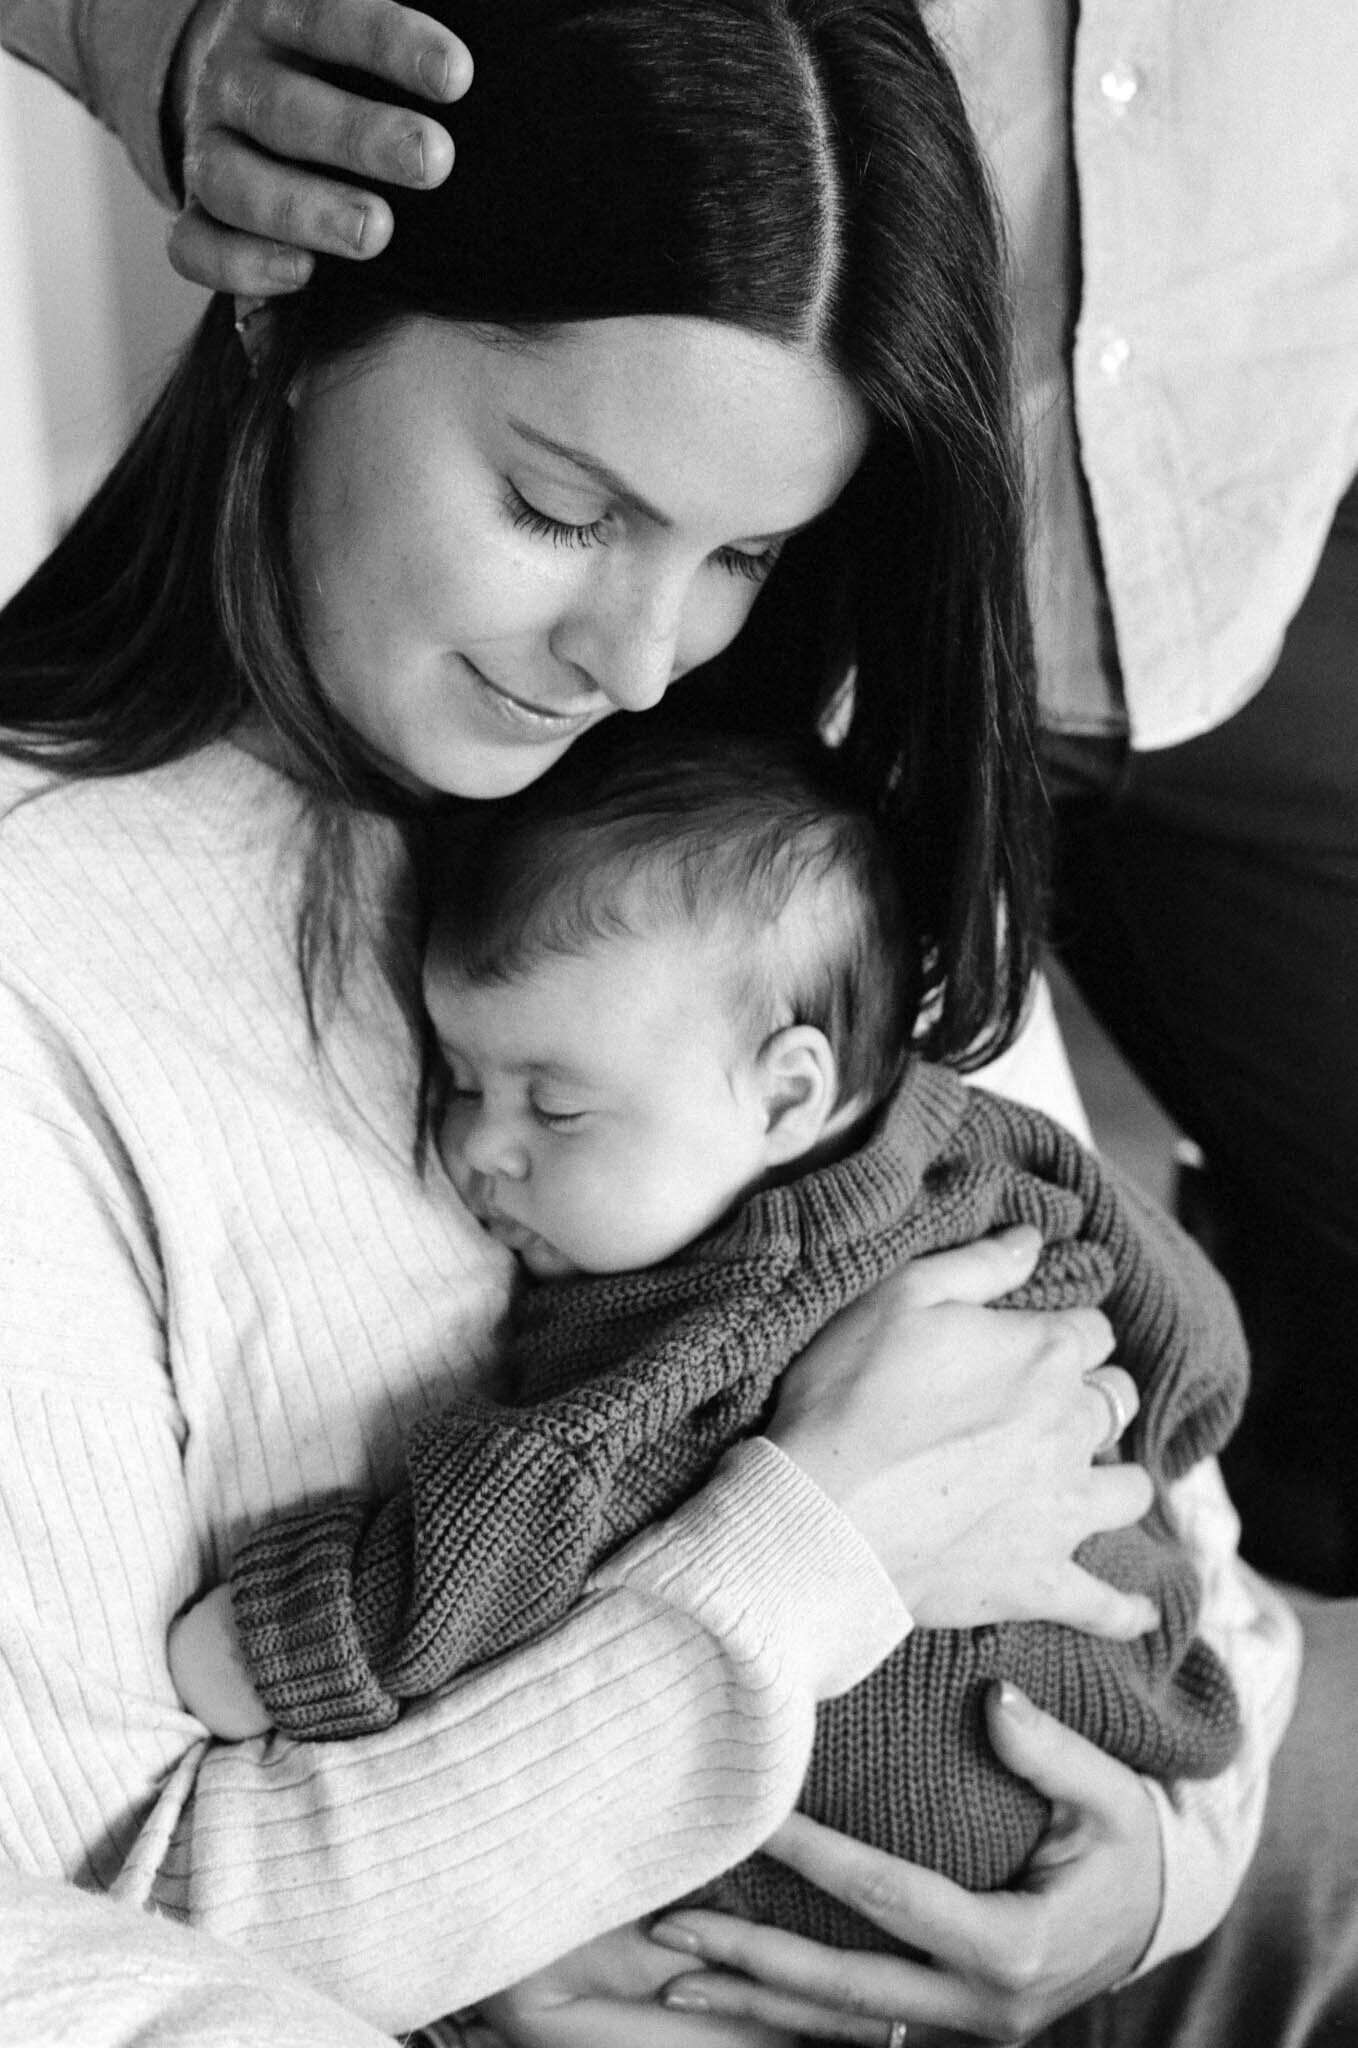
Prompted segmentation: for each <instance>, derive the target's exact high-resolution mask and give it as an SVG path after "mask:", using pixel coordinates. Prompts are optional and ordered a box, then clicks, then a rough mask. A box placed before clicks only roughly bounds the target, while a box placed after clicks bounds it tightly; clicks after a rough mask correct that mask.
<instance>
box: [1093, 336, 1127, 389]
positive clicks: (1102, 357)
mask: <svg viewBox="0 0 1358 2048" xmlns="http://www.w3.org/2000/svg"><path fill="white" fill-rule="evenodd" d="M1131 360H1132V344H1131V343H1130V341H1128V339H1127V337H1126V335H1125V334H1110V335H1109V336H1108V337H1107V339H1106V340H1105V341H1104V342H1102V343H1101V345H1100V347H1099V368H1100V369H1101V370H1102V372H1103V374H1104V376H1105V377H1106V378H1107V379H1108V381H1109V383H1110V384H1112V383H1116V381H1117V379H1118V378H1119V377H1120V376H1121V375H1122V373H1123V371H1124V370H1125V369H1126V367H1127V365H1128V363H1130V361H1131Z"/></svg>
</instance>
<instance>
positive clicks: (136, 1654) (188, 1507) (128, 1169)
mask: <svg viewBox="0 0 1358 2048" xmlns="http://www.w3.org/2000/svg"><path fill="white" fill-rule="evenodd" d="M46 782H47V778H44V777H43V776H41V775H38V774H35V773H33V772H31V771H26V770H23V769H20V768H18V767H15V766H14V765H12V764H7V763H5V762H3V761H0V1861H3V1862H5V1863H7V1864H9V1865H10V1866H11V1867H13V1868H14V1869H16V1870H19V1871H31V1872H46V1873H48V1874H51V1875H55V1876H66V1877H69V1878H73V1879H75V1880H76V1881H78V1882H79V1883H81V1884H84V1885H87V1886H90V1887H91V1888H95V1889H108V1890H113V1891H117V1892H118V1893H120V1894H121V1895H122V1896H124V1897H126V1898H128V1899H130V1900H133V1901H137V1902H141V1903H143V1904H145V1905H147V1906H153V1907H156V1908H159V1909H161V1910H163V1911H165V1912H168V1913H170V1914H171V1915H174V1916H177V1917H180V1918H187V1919H190V1920H192V1921H194V1922H195V1923H197V1924H198V1925H200V1926H203V1927H205V1928H207V1929H208V1930H210V1931H211V1932H213V1933H215V1934H217V1935H218V1936H219V1937H221V1938H222V1939H224V1940H226V1941H227V1942H234V1943H239V1944H245V1945H248V1946H249V1947H250V1948H251V1950H252V1951H255V1952H257V1953H260V1954H268V1955H270V1956H271V1957H272V1958H273V1959H274V1960H275V1961H277V1962H281V1963H283V1964H285V1965H286V1966H288V1967H289V1968H291V1969H292V1970H294V1971H296V1972H297V1973H299V1974H300V1975H302V1976H304V1977H308V1978H310V1979H311V1980H312V1981H313V1982H314V1983H316V1984H318V1985H320V1986H321V1987H323V1988H324V1989H326V1990H328V1991H329V1993H330V1994H331V1996H332V1997H335V1998H337V1999H339V2000H341V2001H343V2002H344V2003H346V2004H348V2005H350V2006H352V2007H354V2008H356V2009H357V2010H359V2011H360V2012H362V2013H364V2014H365V2015H366V2016H367V2017H368V2018H369V2019H371V2020H372V2021H374V2022H375V2023H376V2024H378V2025H380V2026H382V2027H385V2028H386V2029H388V2030H390V2031H394V2030H397V2029H399V2028H404V2027H408V2026H412V2025H415V2024H417V2023H419V2022H422V2021H426V2020H429V2019H432V2018H433V2017H435V2016H436V2015H437V2014H439V2013H441V2012H444V2011H447V2010H448V2009H450V2008H451V2007H453V2006H456V2005H460V2004H463V2003H466V2002H468V2001H470V2000H472V1999H474V1998H476V1997H478V1996H479V1995H480V1994H482V1993H483V1992H485V1991H487V1990H490V1989H493V1988H498V1987H499V1986H500V1985H502V1984H503V1983H505V1982H506V1981H508V1980H510V1979H513V1978H515V1977H517V1976H520V1975H522V1974H523V1973H524V1972H526V1971H527V1970H530V1969H533V1968H536V1967H537V1966H538V1965H539V1964H541V1963H543V1962H545V1961H546V1960H548V1959H549V1958H550V1957H551V1956H553V1955H555V1954H557V1953H558V1952H559V1951H560V1950H561V1949H562V1948H563V1947H567V1946H570V1945H571V1944H572V1943H575V1942H579V1941H581V1940H583V1939H586V1938H587V1937H588V1936H590V1935H592V1934H594V1933H597V1932H599V1931H601V1930H602V1929H604V1928H606V1927H609V1926H613V1925H616V1924H617V1923H619V1922H621V1921H624V1920H626V1919H629V1918H631V1917H632V1916H633V1915H635V1914H637V1913H639V1912H643V1911H646V1910H647V1909H648V1908H653V1907H656V1906H659V1905H661V1904H662V1903H664V1902H666V1901H667V1900H669V1899H672V1898H673V1897H675V1896H676V1894H677V1893H679V1892H682V1891H684V1890H686V1889H687V1888H689V1887H690V1886H692V1885H693V1884H695V1883H698V1882H700V1881H702V1880H703V1879H705V1878H707V1877H710V1876H712V1875H713V1874H714V1873H715V1872H716V1871H718V1870H719V1869H720V1868H722V1866H723V1865H724V1864H725V1863H728V1862H730V1861H732V1860H733V1859H734V1858H737V1857H739V1856H742V1855H744V1854H746V1853H747V1852H748V1851H749V1850H750V1849H752V1848H753V1847H754V1846H755V1844H756V1843H758V1842H759V1841H761V1840H763V1839H764V1837H765V1836H766V1835H767V1834H768V1832H769V1831H770V1830H771V1829H772V1828H773V1827H774V1826H775V1825H776V1824H777V1822H778V1821H779V1820H780V1819H781V1818H782V1816H783V1815H784V1813H786V1811H787V1810H788V1808H789V1807H790V1806H791V1804H792V1801H793V1799H794V1797H795V1795H796V1790H797V1786H798V1784H799V1783H800V1780H801V1777H802V1774H803V1772H804V1770H805V1767H806V1760H807V1756H808V1754H809V1751H810V1746H811V1739H812V1733H813V1727H814V1713H815V1705H816V1702H817V1700H818V1699H820V1698H822V1697H824V1696H825V1695H826V1694H828V1693H830V1692H833V1691H835V1690H837V1689H841V1688H843V1687H844V1686H846V1685H848V1684H851V1683H852V1682H853V1681H854V1680H855V1679H857V1678H858V1677H861V1676H862V1674H863V1673H864V1672H865V1671H867V1670H868V1669H869V1668H870V1667H871V1665H872V1664H873V1663H874V1662H875V1661H877V1660H878V1659H879V1658H881V1657H882V1656H884V1655H885V1654H886V1652H887V1651H888V1650H889V1649H890V1648H891V1646H892V1644H893V1643H894V1642H895V1641H896V1640H897V1639H898V1638H899V1636H900V1634H901V1632H902V1630H903V1628H904V1626H905V1617H904V1615H903V1613H902V1611H901V1609H900V1606H899V1603H898V1602H897V1601H896V1599H895V1596H894V1594H893V1593H892V1591H891V1589H890V1587H889V1586H888V1585H887V1582H886V1580H885V1578H884V1577H883V1575H882V1573H881V1571H880V1568H879V1567H878V1566H877V1564H876V1562H875V1560H874V1559H873V1558H872V1557H871V1556H870V1554H869V1553H868V1552H867V1551H866V1549H865V1548H864V1546H863V1545H862V1543H861V1541H860V1540H859V1539H858V1538H857V1537H856V1536H855V1535H854V1533H853V1532H852V1531H851V1530H850V1529H849V1528H848V1525H847V1524H846V1523H845V1522H844V1521H843V1520H842V1518H841V1517H840V1516H839V1515H838V1514H837V1513H836V1512H835V1511H834V1510H833V1509H832V1508H831V1507H830V1505H829V1503H828V1502H827V1501H826V1500H825V1499H824V1497H823V1495H821V1494H820V1492H819V1491H818V1489H817V1488H815V1487H814V1486H812V1485H811V1484H810V1483H809V1482H807V1481H806V1480H805V1479H804V1478H803V1477H802V1475H801V1474H800V1473H799V1472H798V1471H797V1469H796V1467H794V1466H793V1465H791V1464H790V1463H789V1462H788V1461H787V1460H785V1459H783V1458H782V1457H781V1456H780V1455H779V1454H778V1453H777V1452H775V1451H774V1450H773V1449H772V1447H771V1446H769V1445H767V1444H760V1445H747V1446H743V1447H742V1448H741V1449H740V1450H739V1451H738V1452H737V1453H735V1454H734V1455H733V1457H732V1458H731V1459H729V1460H727V1461H724V1463H723V1465H722V1467H721V1470H720V1472H719V1474H718V1477H717V1480H716V1481H715V1483H714V1484H713V1486H711V1487H709V1488H707V1489H706V1490H705V1491H704V1493H703V1495H702V1496H701V1497H700V1498H699V1499H697V1500H696V1501H695V1503H694V1506H693V1508H692V1510H687V1509H686V1510H685V1511H683V1512H682V1513H681V1514H680V1515H678V1516H676V1517H674V1518H673V1519H672V1520H671V1521H669V1522H668V1523H666V1524H665V1525H664V1526H663V1527H661V1528H659V1529H657V1530H655V1531H653V1532H650V1533H648V1534H647V1535H646V1536H645V1537H643V1538H642V1539H641V1540H640V1541H639V1542H637V1543H636V1544H633V1545H632V1546H630V1547H629V1548H628V1549H627V1550H626V1551H624V1552H623V1553H621V1554H620V1555H619V1556H618V1557H616V1558H615V1559H613V1560H612V1561H611V1563H610V1564H609V1566H608V1567H607V1569H606V1570H605V1571H604V1572H602V1573H601V1574H600V1575H599V1576H598V1577H597V1578H596V1580H595V1581H594V1582H593V1584H592V1586H591V1588H590V1589H589V1592H588V1594H587V1597H586V1599H585V1601H584V1603H583V1604H582V1605H580V1606H578V1607H576V1608H575V1609H574V1611H573V1612H572V1613H571V1614H570V1615H569V1616H568V1617H566V1618H565V1619H564V1620H563V1621H562V1623H561V1624H560V1625H559V1627H558V1628H557V1629H556V1630H554V1631H553V1633H552V1636H551V1639H550V1641H549V1642H546V1643H538V1644H534V1645H532V1646H530V1647H528V1648H526V1649H524V1650H523V1651H521V1652H518V1653H516V1654H514V1655H511V1656H509V1657H507V1658H505V1659H502V1660H501V1661H500V1662H499V1663H497V1664H496V1665H494V1666H493V1667H489V1668H486V1669H484V1670H482V1671H480V1672H478V1673H476V1674H474V1675H473V1676H472V1677H470V1678H469V1679H467V1680H466V1681H465V1682H463V1683H462V1684H460V1685H458V1686H455V1687H454V1688H453V1689H452V1690H451V1691H450V1692H449V1693H448V1695H447V1696H446V1697H445V1698H444V1699H442V1700H440V1701H437V1702H430V1703H428V1704H426V1705H422V1706H419V1707H416V1708H414V1709H412V1711H411V1713H410V1714H409V1715H408V1716H406V1717H405V1718H404V1719H403V1720H402V1722H401V1724H400V1726H399V1727H397V1728H394V1729H392V1730H390V1731H388V1732H387V1733H386V1734H383V1735H376V1736H372V1737H370V1738H368V1739H367V1740H366V1741H363V1742H356V1743H346V1744H332V1745H309V1746H306V1747H298V1746H295V1745H293V1744H291V1743H289V1742H287V1741H285V1740H283V1739H281V1738H275V1739H273V1740H271V1741H268V1742H263V1741H261V1742H251V1743H243V1744H236V1745H232V1744H229V1743H217V1742H210V1741H209V1740H208V1739H207V1737H206V1734H205V1731H204V1729H203V1728H202V1726H201V1724H200V1723H198V1722H197V1721H195V1720H194V1719H193V1718H192V1716H190V1715H188V1714H186V1713H185V1712H184V1711H183V1709H182V1707H181V1706H180V1704H179V1702H178V1700H177V1699H176V1697H175V1693H174V1688H173V1686H172V1684H171V1681H170V1677H169V1673H168V1670H167V1667H166V1651H165V1643H166V1633H167V1630H168V1627H169V1624H170V1621H171V1618H172V1617H173V1616H174V1614H175V1613H176V1611H177V1610H178V1609H179V1608H180V1607H181V1606H182V1605H183V1604H184V1603H185V1602H186V1601H187V1600H189V1599H190V1598H191V1597H192V1596H193V1595H194V1594H195V1593H196V1592H197V1591H199V1590H201V1589H202V1587H203V1586H204V1585H205V1584H207V1583H209V1582H211V1581H213V1580H215V1579H218V1578H220V1577H221V1576H222V1575H223V1573H224V1572H226V1571H227V1570H228V1569H229V1566H230V1561H231V1554H232V1549H233V1546H234V1544H235V1542H236V1541H237V1539H238V1538H239V1536H240V1534H241V1533H242V1531H244V1530H245V1529H247V1528H251V1527H254V1526H257V1525H258V1524H259V1523H261V1522H265V1521H268V1520H269V1519H271V1518H274V1517H277V1516H278V1515H280V1514H282V1513H284V1512H286V1511H287V1510H288V1509H290V1508H295V1507H298V1506H300V1505H304V1504H305V1503H307V1502H309V1501H318V1500H322V1499H325V1498H327V1497H328V1496H330V1495H332V1494H333V1493H335V1492H336V1491H337V1490H355V1489H358V1490H363V1491H372V1490H375V1489H380V1488H382V1487H384V1486H391V1485H393V1484H395V1482H396V1479H397V1477H398V1475H399V1471H400V1450H401V1440H402V1437H403V1435H404V1434H406V1433H407V1432H408V1431H409V1430H410V1429H411V1428H412V1427H413V1426H414V1425H415V1424H416V1423H417V1421H418V1419H419V1418H420V1417H421V1416H425V1415H428V1414H429V1413H430V1412H431V1411H432V1410H433V1409H434V1408H435V1407H436V1406H437V1404H438V1403H439V1402H440V1401H442V1400H444V1399H446V1398H447V1396H448V1393H449V1391H450V1389H452V1390H455V1391H461V1392H469V1391H471V1390H473V1389H476V1388H480V1387H485V1386H487V1385H488V1384H490V1379H491V1367H492V1362H493V1359H494V1353H495V1337H496V1332H497V1325H498V1321H499V1318H500V1316H501V1313H502V1310H503V1306H504V1302H505V1299H506V1295H507V1286H508V1280H509V1275H510V1268H511V1261H510V1260H509V1258H508V1255H507V1254H505V1253H503V1252H502V1251H500V1250H498V1249H497V1248H495V1247H494V1246H492V1245H491V1244H490V1243H489V1242H488V1240H487V1239H486V1238H485V1236H484V1235H483V1234H482V1233H481V1232H480V1231H479V1230H478V1229H476V1228H475V1226H474V1225H473V1224H472V1223H471V1222H470V1220H469V1219H468V1218H467V1217H466V1215H465V1213H464V1212H463V1211H462V1209H461V1207H460V1205H459V1204H458V1202H457V1200H456V1198H455V1197H454V1195H453V1194H452V1191H451V1189H450V1188H448V1187H447V1185H446V1184H445V1183H444V1182H442V1180H440V1179H431V1180H430V1181H428V1182H421V1181H420V1180H418V1179H417V1177H416V1176H415V1174H414V1173H413V1171H412V1170H411V1165H410V1139H411V1131H412V1108H413V1103H414V1099H415V1078H416V1077H415V1060H414V1055H413V1048H412V1044H411V1040H410V1035H409V1032H408V1030H407V1029H406V1026H405V1025H404V1023H403V1021H402V1019H401V1017H400V1015H399V1013H398V1010H397V1006H396V1004H395V1002H394V1000H393V998H392V997H391V994H390V992H389V990H388V989H387V986H386V984H385V982H384V980H383V977H382V976H381V974H380V973H379V972H378V969H377V962H376V955H375V946H376V944H377V943H378V942H380V941H381V940H382V939H383V938H384V937H385V936H387V935H388V934H389V932H390V930H391V928H392V926H393V920H396V919H399V914H400V907H401V906H400V897H401V884H402V879H403V875H404V867H403V862H402V858H401V854H400V849H399V845H398V844H397V841H396V839H395V836H394V833H393V832H392V830H391V829H390V828H389V827H387V826H385V825H382V824H380V823H376V822H369V823H368V824H366V825H365V826H364V828H363V829H362V831H361V832H360V848H359V853H360V890H361V913H362V915H361V921H360V923H361V929H360V934H359V944H358V946H357V950H356V953H355V956H354V960H353V964H352V969H351V972H350V974H349V977H348V980H347V982H346V988H345V1000H344V1002H343V1004H342V1006H341V1007H340V1009H339V1010H338V1011H337V1012H336V1013H335V1014H334V1015H333V1016H332V1017H331V1018H330V1019H329V1020H328V1022H327V1025H326V1029H325V1035H324V1057H323V1058H322V1059H319V1060H318V1059H317V1057H316V1056H315V1053H314V1049H313V1047H312V1045H311V1043H310V1041H309V1039H308V1035H307V1025H306V1018H305V1014H304V1010H303V1006H302V1000H301V990H300V987H299V984H298V978H297V970H296V964H295V951H294V910H295V877H296V875H297V872H298V869H299V864H300V857H301V852H302V848H303V845H304V841H303V839H302V836H301V821H300V817H299V805H298V801H297V796H296V792H295V790H294V789H293V788H292V787H291V785H289V784H288V783H287V782H286V781H285V780H284V779H283V778H282V777H280V776H279V775H277V774H275V773H273V772H272V771H271V770H270V769H268V768H266V767H265V766H263V765H262V764H261V763H260V762H258V761H255V760H253V759H252V758H251V757H250V756H249V755H247V754H245V753H243V752H241V751H240V750H239V749H237V748H236V747H234V746H230V745H225V744H223V745H218V746H213V747H209V748H206V749H205V750H204V751H203V752H201V753H199V754H197V755H195V756H194V757H193V758H192V759H190V760H187V761H184V762H182V763H180V764H178V765H177V766H174V767H171V768H165V769H161V770H157V771H155V772H152V773H148V774H143V775H136V776H128V777H123V778H117V779H113V780H106V781H100V782H86V783H83V784H65V783H60V782H58V783H56V784H55V785H53V786H50V787H46V788H45V787H44V785H45V783H46ZM586 1731H589V1732H590V1733H591V1734H592V1735H593V1736H595V1737H596V1738H597V1739H596V1740H594V1741H593V1742H592V1745H591V1747H590V1749H589V1753H588V1755H586V1754H584V1753H583V1752H582V1746H581V1745H582V1736H583V1734H584V1733H585V1732H586ZM2 1955H3V1934H2V1933H0V1958H2ZM0 1974H3V1960H2V1959H0Z"/></svg>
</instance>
